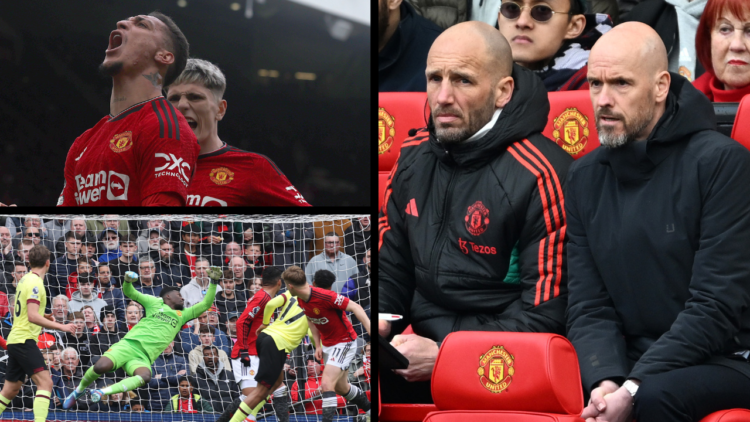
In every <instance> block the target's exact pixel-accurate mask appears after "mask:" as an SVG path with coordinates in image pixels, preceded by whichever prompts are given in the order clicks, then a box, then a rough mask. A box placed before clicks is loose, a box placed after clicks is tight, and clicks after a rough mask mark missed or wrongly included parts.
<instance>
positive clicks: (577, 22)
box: [563, 15, 586, 40]
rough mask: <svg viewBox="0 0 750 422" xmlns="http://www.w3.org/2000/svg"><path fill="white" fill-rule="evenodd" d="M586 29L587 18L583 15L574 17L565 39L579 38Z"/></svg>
mask: <svg viewBox="0 0 750 422" xmlns="http://www.w3.org/2000/svg"><path fill="white" fill-rule="evenodd" d="M585 27H586V17H585V16H583V15H573V17H572V18H570V22H568V29H567V31H565V37H564V38H563V39H566V40H572V39H574V38H578V36H580V35H581V33H582V32H583V29H584V28H585Z"/></svg>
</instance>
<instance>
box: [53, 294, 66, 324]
mask: <svg viewBox="0 0 750 422" xmlns="http://www.w3.org/2000/svg"><path fill="white" fill-rule="evenodd" d="M69 305H70V301H69V300H68V297H67V296H65V295H57V296H55V297H54V298H52V317H53V318H55V321H57V322H59V323H60V324H68V323H70V320H69V316H68V314H69V312H70V306H69Z"/></svg>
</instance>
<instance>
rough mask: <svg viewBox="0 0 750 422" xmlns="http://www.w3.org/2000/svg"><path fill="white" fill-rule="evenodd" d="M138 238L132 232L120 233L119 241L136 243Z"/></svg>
mask: <svg viewBox="0 0 750 422" xmlns="http://www.w3.org/2000/svg"><path fill="white" fill-rule="evenodd" d="M137 241H138V238H137V237H135V235H134V234H133V233H128V234H123V235H120V243H136V242H137Z"/></svg>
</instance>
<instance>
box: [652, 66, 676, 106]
mask: <svg viewBox="0 0 750 422" xmlns="http://www.w3.org/2000/svg"><path fill="white" fill-rule="evenodd" d="M671 81H672V77H671V76H670V75H669V72H667V71H666V70H665V71H663V72H660V73H659V74H658V75H657V76H656V85H655V87H654V88H655V91H656V102H657V103H661V102H664V101H666V100H667V94H669V85H670V83H671Z"/></svg>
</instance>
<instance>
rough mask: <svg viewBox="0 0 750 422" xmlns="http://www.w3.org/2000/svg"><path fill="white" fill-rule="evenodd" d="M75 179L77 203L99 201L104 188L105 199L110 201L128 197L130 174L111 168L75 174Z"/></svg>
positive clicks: (102, 195)
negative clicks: (91, 172)
mask: <svg viewBox="0 0 750 422" xmlns="http://www.w3.org/2000/svg"><path fill="white" fill-rule="evenodd" d="M75 180H76V188H77V189H78V192H76V193H75V198H76V203H77V204H78V205H83V204H88V203H89V202H97V201H99V200H100V199H102V198H103V197H104V194H103V191H104V189H107V199H109V200H110V201H126V200H127V199H128V186H129V185H130V176H128V175H126V174H120V173H116V172H114V171H111V170H110V172H109V173H106V172H105V171H104V170H102V171H100V172H98V173H94V174H89V175H86V176H82V175H80V174H77V175H76V177H75Z"/></svg>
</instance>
